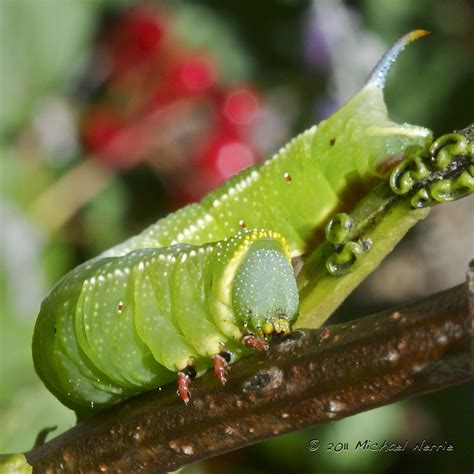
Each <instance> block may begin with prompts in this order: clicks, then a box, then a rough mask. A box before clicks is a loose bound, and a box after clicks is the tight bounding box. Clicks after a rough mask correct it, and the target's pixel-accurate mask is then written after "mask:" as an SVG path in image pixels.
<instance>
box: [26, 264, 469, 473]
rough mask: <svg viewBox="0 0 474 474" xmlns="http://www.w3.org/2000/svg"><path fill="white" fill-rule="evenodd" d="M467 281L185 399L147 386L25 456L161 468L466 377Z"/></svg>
mask: <svg viewBox="0 0 474 474" xmlns="http://www.w3.org/2000/svg"><path fill="white" fill-rule="evenodd" d="M473 316H474V265H471V270H470V272H469V273H468V282H467V283H465V284H463V285H459V286H457V287H454V288H451V289H450V290H446V291H443V292H441V293H438V294H436V295H433V296H431V297H428V298H426V299H425V300H423V301H420V302H417V303H414V304H411V305H408V306H405V307H402V308H399V309H397V310H395V311H393V310H392V311H386V312H383V313H380V314H377V315H374V316H370V317H367V318H364V319H361V320H358V321H355V322H353V323H348V324H342V325H336V326H329V327H326V328H322V329H319V330H297V331H294V332H293V333H291V334H290V335H289V336H288V337H285V338H282V339H281V340H279V341H278V342H275V343H274V344H272V345H271V348H270V350H269V351H268V353H265V354H256V355H254V356H251V357H248V358H246V359H244V360H242V361H240V362H239V363H237V364H235V365H233V366H232V367H231V371H230V373H229V377H228V379H229V382H228V383H227V385H226V386H225V387H222V386H220V385H219V383H218V382H217V380H216V377H214V374H212V373H208V374H206V375H205V376H203V377H202V378H200V379H198V380H196V381H195V383H194V384H193V400H192V401H191V403H189V405H188V406H184V405H183V404H182V402H180V400H178V398H177V396H176V394H175V387H174V386H168V387H166V388H164V389H163V390H162V391H159V390H155V391H153V392H148V393H146V394H143V395H141V396H139V397H136V398H134V399H132V400H129V401H128V402H126V403H124V404H122V405H120V406H117V407H115V408H114V409H112V410H110V411H109V412H106V413H104V414H102V415H101V416H99V417H97V418H95V419H93V420H89V421H87V422H82V423H79V424H78V425H77V426H75V427H74V428H72V429H70V430H69V431H67V432H66V433H64V434H62V435H60V436H58V437H57V438H55V439H53V440H52V441H50V442H48V443H46V444H44V445H42V446H40V447H37V448H35V449H33V450H32V451H30V452H29V453H27V455H26V456H27V459H28V461H29V463H30V464H32V465H33V467H34V468H35V469H37V470H38V472H59V471H61V472H64V471H66V472H71V471H74V472H114V473H116V472H158V473H159V472H167V471H170V470H174V469H177V468H179V467H181V466H183V465H186V464H189V463H192V462H195V461H198V460H200V459H205V458H209V457H212V456H215V455H217V454H221V453H224V452H226V451H230V450H233V449H237V448H241V447H242V446H246V445H249V444H252V443H255V442H257V441H261V440H264V439H267V438H270V437H272V436H277V435H279V434H282V433H287V432H290V431H295V430H297V429H300V428H303V427H306V426H310V425H315V424H320V423H327V422H329V421H334V420H337V419H340V418H344V417H346V416H350V415H353V414H355V413H359V412H362V411H365V410H369V409H371V408H374V407H377V406H381V405H386V404H389V403H392V402H394V401H396V400H400V399H404V398H407V397H409V396H413V395H419V394H422V393H426V392H430V391H434V390H439V389H441V388H443V387H446V386H449V385H454V384H460V383H463V382H465V381H468V380H472V379H473V378H474V370H473V366H474V363H473V358H472V347H473V346H472V343H473V337H472V336H473V329H472V322H473Z"/></svg>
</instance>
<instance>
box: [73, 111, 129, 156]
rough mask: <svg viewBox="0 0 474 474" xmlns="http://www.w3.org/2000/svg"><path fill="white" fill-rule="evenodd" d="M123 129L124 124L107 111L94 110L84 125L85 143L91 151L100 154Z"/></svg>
mask: <svg viewBox="0 0 474 474" xmlns="http://www.w3.org/2000/svg"><path fill="white" fill-rule="evenodd" d="M122 128H123V125H122V123H121V122H120V121H119V120H118V119H117V118H115V117H114V116H113V115H111V114H110V113H109V112H108V111H107V110H106V109H96V110H93V111H92V112H89V114H88V115H87V117H86V120H85V123H84V125H83V134H82V136H83V140H84V143H85V145H86V147H87V148H88V149H89V150H90V151H92V152H94V153H100V152H101V151H102V150H104V149H105V148H106V147H107V146H108V144H109V143H110V141H111V140H112V139H113V138H114V137H115V136H116V135H117V134H118V133H119V132H120V131H121V130H122Z"/></svg>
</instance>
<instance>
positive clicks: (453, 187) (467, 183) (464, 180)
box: [429, 166, 474, 202]
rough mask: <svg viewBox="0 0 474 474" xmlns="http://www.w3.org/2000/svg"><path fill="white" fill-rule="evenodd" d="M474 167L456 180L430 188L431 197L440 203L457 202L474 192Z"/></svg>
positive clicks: (446, 181) (447, 180)
mask: <svg viewBox="0 0 474 474" xmlns="http://www.w3.org/2000/svg"><path fill="white" fill-rule="evenodd" d="M473 171H474V166H470V169H469V171H467V170H466V171H463V172H462V173H461V174H460V175H459V176H458V177H457V178H455V179H444V180H442V181H438V182H437V183H433V184H431V185H430V187H429V192H430V195H431V197H432V198H433V199H434V200H435V201H438V202H448V201H455V200H456V199H459V198H461V197H463V196H465V195H467V194H469V193H472V192H473V191H474V176H473Z"/></svg>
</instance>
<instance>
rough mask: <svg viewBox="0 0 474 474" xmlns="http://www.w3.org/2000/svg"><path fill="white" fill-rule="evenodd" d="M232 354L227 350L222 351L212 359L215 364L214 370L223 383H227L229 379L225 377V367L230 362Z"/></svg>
mask: <svg viewBox="0 0 474 474" xmlns="http://www.w3.org/2000/svg"><path fill="white" fill-rule="evenodd" d="M230 358H231V355H230V353H229V352H227V351H222V352H221V353H220V354H217V355H215V356H214V357H213V359H212V364H213V365H214V372H215V373H216V375H217V378H218V379H219V380H220V381H221V383H222V385H225V383H226V382H227V379H226V378H225V369H226V368H227V364H228V363H229V362H230Z"/></svg>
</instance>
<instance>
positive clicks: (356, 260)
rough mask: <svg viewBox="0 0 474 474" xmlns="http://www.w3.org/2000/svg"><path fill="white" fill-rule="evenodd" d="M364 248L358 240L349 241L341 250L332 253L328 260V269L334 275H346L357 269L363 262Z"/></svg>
mask: <svg viewBox="0 0 474 474" xmlns="http://www.w3.org/2000/svg"><path fill="white" fill-rule="evenodd" d="M363 255H364V249H363V247H362V245H360V244H359V243H357V242H347V243H346V244H345V245H344V247H343V248H342V250H341V251H340V252H337V253H334V254H332V255H331V256H330V257H329V258H328V259H327V261H326V269H327V271H328V272H329V273H330V274H331V275H334V276H344V275H347V274H348V273H350V272H352V271H353V270H355V269H356V268H357V267H358V266H359V265H360V264H361V262H362V258H363Z"/></svg>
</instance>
